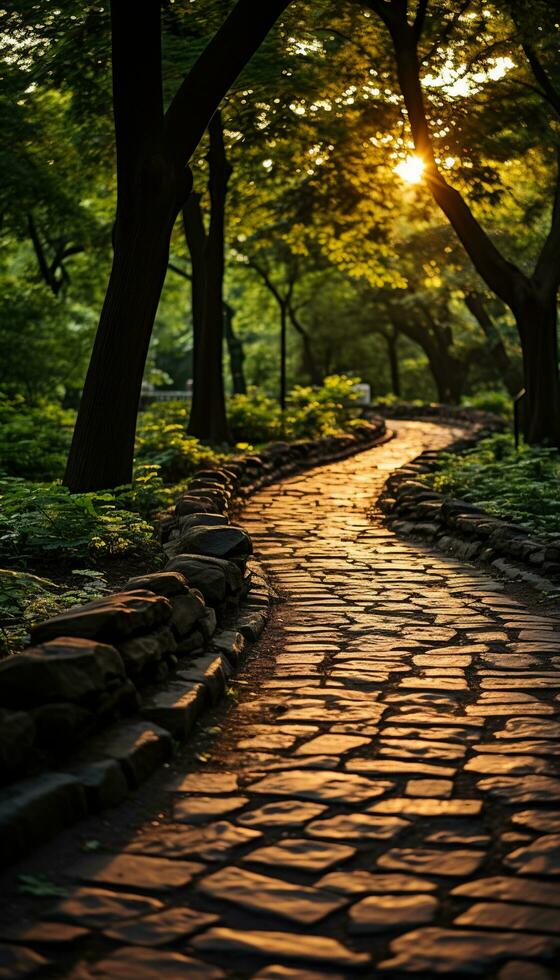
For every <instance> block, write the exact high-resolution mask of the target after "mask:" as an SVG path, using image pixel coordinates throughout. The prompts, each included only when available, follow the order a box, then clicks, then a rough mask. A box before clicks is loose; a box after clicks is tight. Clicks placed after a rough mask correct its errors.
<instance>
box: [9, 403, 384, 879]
mask: <svg viewBox="0 0 560 980" xmlns="http://www.w3.org/2000/svg"><path fill="white" fill-rule="evenodd" d="M390 437H391V436H389V438H390ZM385 438H387V435H386V427H385V422H384V420H383V419H380V418H379V419H376V420H375V422H363V423H362V425H361V426H358V427H357V429H356V431H355V432H354V433H353V434H345V435H341V436H332V437H328V438H326V439H321V440H316V441H315V442H313V441H301V442H297V443H276V444H273V445H271V446H267V447H266V448H265V449H264V450H263V451H262V452H261V453H260V454H259V455H251V456H245V457H240V458H236V459H235V458H234V459H233V460H232V461H228V464H227V466H224V467H223V468H222V469H218V468H216V469H213V470H210V469H204V470H198V471H196V473H195V474H194V476H193V478H192V479H191V480H190V481H189V483H188V488H187V490H186V492H185V493H183V494H182V495H181V496H180V497H179V499H178V501H177V504H176V506H175V512H174V514H173V515H168V516H167V517H165V518H164V519H163V520H162V522H161V536H162V540H163V548H164V550H165V551H166V552H167V554H168V557H169V558H170V560H169V562H168V564H167V566H166V569H165V570H164V571H163V572H155V573H153V574H151V575H149V574H148V575H144V576H139V577H137V578H135V579H131V580H130V582H129V583H127V585H126V586H125V587H124V588H123V589H121V590H120V591H118V592H116V593H112V594H110V595H108V596H106V597H103V598H102V599H100V600H95V601H94V602H90V603H86V604H84V605H83V606H79V607H75V608H74V609H72V610H67V611H66V612H64V613H62V614H61V615H59V616H56V617H53V618H52V619H49V620H47V621H46V622H44V623H40V624H37V625H36V626H35V627H34V629H33V631H32V634H31V638H32V642H33V643H34V644H35V646H32V647H30V648H27V649H26V650H24V651H22V653H20V654H15V655H14V656H13V657H10V658H8V659H7V660H6V661H4V662H2V663H0V772H2V775H3V777H4V779H5V778H6V775H8V776H9V775H10V773H18V774H20V773H21V768H22V767H25V766H28V767H30V768H31V772H29V768H28V778H26V779H24V780H23V781H21V780H20V781H19V782H15V783H12V784H10V785H8V786H6V787H5V789H4V792H3V799H2V802H1V803H0V864H6V863H10V862H12V861H14V860H16V859H17V858H19V857H21V856H23V855H24V854H25V853H26V852H28V851H29V850H30V849H31V848H32V847H34V846H36V845H38V844H40V843H43V842H45V841H46V840H48V839H50V838H52V837H53V836H55V835H56V834H57V833H58V832H59V831H61V830H62V829H64V828H65V827H67V826H69V825H71V824H73V823H74V822H76V821H77V820H79V819H81V818H82V817H84V816H86V815H87V814H90V813H98V812H100V811H101V810H103V809H105V808H106V807H109V806H115V805H117V804H118V803H120V802H121V801H122V800H123V799H124V798H125V797H126V796H127V795H128V793H129V792H130V791H131V790H133V789H135V788H136V787H138V786H139V785H140V784H141V783H142V782H143V781H144V780H145V779H146V778H148V776H150V775H151V774H152V772H153V771H154V770H155V769H156V768H158V767H159V766H160V765H161V764H162V763H164V762H165V761H166V760H167V759H168V758H170V756H171V755H172V752H173V744H174V740H178V739H184V738H187V737H188V735H189V732H190V731H191V729H192V727H193V725H194V724H195V722H196V721H197V720H198V719H199V718H200V716H201V715H202V714H203V713H204V712H205V710H206V708H207V707H208V706H214V705H215V704H217V703H218V701H219V700H220V699H221V697H222V696H223V694H224V693H225V691H226V690H227V686H228V680H229V677H230V676H231V675H232V674H233V673H234V672H235V670H236V669H237V668H238V667H239V666H240V665H241V663H243V661H244V659H245V657H246V653H247V650H246V643H247V642H249V643H253V642H255V641H256V640H257V639H258V637H259V636H260V634H261V633H262V631H263V629H264V626H265V623H266V619H267V617H268V612H269V607H270V602H271V590H270V588H269V587H268V584H267V582H266V579H265V577H264V576H263V574H262V570H261V569H260V566H258V564H257V563H256V562H255V560H254V559H252V558H251V557H250V555H251V552H252V545H251V541H250V538H249V536H248V535H247V534H246V533H245V532H244V531H243V530H242V529H240V528H237V527H234V526H232V525H231V524H230V523H229V518H228V516H227V514H228V512H229V511H230V510H231V509H232V508H233V506H234V504H235V503H236V502H239V501H240V500H242V499H245V498H246V497H248V496H249V495H250V494H251V493H254V492H255V491H256V490H258V489H260V488H261V487H263V486H266V485H267V484H270V483H272V482H275V481H277V480H279V479H283V478H285V477H287V476H290V475H293V474H295V473H297V472H300V471H302V470H305V469H308V468H310V467H312V466H317V465H321V464H327V463H329V462H334V461H336V460H339V459H343V458H345V457H347V456H350V455H353V454H354V453H356V452H358V451H361V450H363V449H367V448H370V447H372V446H374V445H376V444H377V443H379V442H380V441H384V439H385ZM218 624H219V625H220V627H222V628H219V626H218ZM123 716H124V717H123ZM76 742H78V743H80V742H81V743H82V744H80V745H79V747H78V749H77V751H75V752H74V753H73V754H72V755H68V754H67V753H66V752H65V751H64V750H65V748H66V746H67V744H72V745H74V744H75V743H76ZM45 743H46V744H45ZM34 767H35V769H36V770H39V771H35V772H34V771H33V768H34Z"/></svg>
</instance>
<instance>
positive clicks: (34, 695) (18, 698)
mask: <svg viewBox="0 0 560 980" xmlns="http://www.w3.org/2000/svg"><path fill="white" fill-rule="evenodd" d="M115 679H118V680H120V681H121V682H124V680H125V671H124V664H123V662H122V659H121V656H120V654H119V653H118V651H117V650H115V649H114V647H111V646H107V645H106V644H105V643H94V642H93V641H91V640H83V639H79V638H78V637H73V636H69V637H61V638H60V639H58V640H51V641H50V642H49V643H44V644H42V645H41V646H37V647H30V648H29V649H28V650H26V651H25V653H17V654H15V656H13V657H10V658H9V659H8V660H6V661H4V663H0V700H1V702H2V706H3V707H6V708H34V707H38V706H40V705H43V704H46V703H49V702H61V701H76V702H82V703H83V704H85V705H86V706H87V705H95V704H96V703H97V702H98V700H99V695H100V693H101V692H103V691H105V689H106V688H107V686H108V684H110V683H111V682H114V681H115Z"/></svg>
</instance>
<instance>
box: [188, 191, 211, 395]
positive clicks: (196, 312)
mask: <svg viewBox="0 0 560 980" xmlns="http://www.w3.org/2000/svg"><path fill="white" fill-rule="evenodd" d="M182 218H183V231H184V233H185V241H186V243H187V248H188V251H189V255H190V258H191V273H192V274H191V317H192V329H193V385H194V381H195V379H196V377H197V374H198V371H199V370H200V368H199V363H198V362H199V349H200V338H201V336H202V332H203V330H204V304H205V296H206V263H205V258H204V251H205V248H206V230H205V228H204V218H203V216H202V209H201V207H200V194H197V193H196V192H195V191H191V193H190V194H189V196H188V198H187V201H186V203H185V206H184V208H183V214H182Z"/></svg>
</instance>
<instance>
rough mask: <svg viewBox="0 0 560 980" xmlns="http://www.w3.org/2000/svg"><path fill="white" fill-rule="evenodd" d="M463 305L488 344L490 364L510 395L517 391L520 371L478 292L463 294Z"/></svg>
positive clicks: (519, 386)
mask: <svg viewBox="0 0 560 980" xmlns="http://www.w3.org/2000/svg"><path fill="white" fill-rule="evenodd" d="M465 305H466V307H467V309H468V311H469V313H471V314H472V316H473V317H474V318H475V320H476V321H477V323H478V324H479V326H480V327H481V328H482V331H483V333H484V336H485V337H486V341H487V344H488V349H489V353H490V356H491V358H492V364H493V366H495V368H496V372H497V374H498V376H499V377H500V378H501V380H502V381H503V383H504V385H505V387H506V389H507V391H508V392H509V393H510V395H511V396H512V397H515V395H517V394H518V393H519V391H520V390H521V387H522V383H523V379H522V374H521V372H520V371H518V370H517V368H516V367H515V365H514V364H512V362H511V360H510V358H509V355H508V352H507V351H506V348H505V346H504V342H503V340H502V338H501V337H500V333H499V330H498V328H497V327H496V325H495V323H494V322H493V321H492V318H491V317H490V315H489V314H488V311H487V309H486V307H485V305H484V301H483V299H482V296H481V295H480V293H477V292H474V291H471V292H470V293H467V294H466V296H465Z"/></svg>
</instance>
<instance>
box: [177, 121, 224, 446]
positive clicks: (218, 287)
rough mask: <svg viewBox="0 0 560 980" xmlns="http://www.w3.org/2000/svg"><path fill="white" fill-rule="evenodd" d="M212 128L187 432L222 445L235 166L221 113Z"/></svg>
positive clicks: (211, 125)
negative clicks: (228, 224) (228, 211)
mask: <svg viewBox="0 0 560 980" xmlns="http://www.w3.org/2000/svg"><path fill="white" fill-rule="evenodd" d="M208 132H209V134H210V151H209V153H208V164H209V174H210V176H209V182H208V186H209V189H210V206H211V215H210V228H209V231H208V237H207V240H206V249H205V253H204V258H205V268H206V291H205V296H204V329H203V330H202V333H201V336H200V343H199V346H198V353H197V355H196V356H195V360H194V383H193V398H192V404H191V414H190V419H189V425H188V430H187V431H188V432H189V435H192V436H196V437H197V438H198V439H203V440H205V441H208V442H213V443H222V442H228V441H229V433H228V426H227V419H226V402H225V395H224V375H223V346H224V313H223V282H224V229H225V205H226V194H227V184H228V180H229V177H230V174H231V167H230V165H229V164H228V161H227V159H226V155H225V148H224V137H223V129H222V121H221V116H220V113H219V112H216V113H215V115H214V117H213V118H212V121H211V123H210V126H209V127H208Z"/></svg>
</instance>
